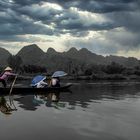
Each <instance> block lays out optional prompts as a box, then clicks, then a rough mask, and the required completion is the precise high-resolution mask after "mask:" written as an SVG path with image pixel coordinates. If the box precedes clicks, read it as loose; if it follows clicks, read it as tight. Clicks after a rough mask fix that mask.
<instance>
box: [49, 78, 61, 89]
mask: <svg viewBox="0 0 140 140" xmlns="http://www.w3.org/2000/svg"><path fill="white" fill-rule="evenodd" d="M50 86H52V87H60V78H59V77H52V79H51V81H50Z"/></svg>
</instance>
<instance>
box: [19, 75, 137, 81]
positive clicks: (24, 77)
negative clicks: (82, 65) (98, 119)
mask: <svg viewBox="0 0 140 140" xmlns="http://www.w3.org/2000/svg"><path fill="white" fill-rule="evenodd" d="M36 75H39V74H26V75H19V76H18V80H31V79H32V78H33V77H34V76H36ZM42 75H45V74H42ZM46 77H47V79H48V80H49V79H51V76H50V75H46ZM61 79H62V80H92V81H96V80H140V76H138V75H122V74H109V75H106V74H94V75H91V76H85V75H82V76H81V75H78V76H65V77H62V78H61Z"/></svg>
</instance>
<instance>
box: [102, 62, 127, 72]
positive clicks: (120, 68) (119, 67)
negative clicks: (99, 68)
mask: <svg viewBox="0 0 140 140" xmlns="http://www.w3.org/2000/svg"><path fill="white" fill-rule="evenodd" d="M124 70H125V68H124V67H123V66H122V65H120V64H118V63H115V62H112V63H111V64H110V65H107V66H106V67H104V69H103V71H104V72H105V73H107V74H121V73H122V72H123V71H124Z"/></svg>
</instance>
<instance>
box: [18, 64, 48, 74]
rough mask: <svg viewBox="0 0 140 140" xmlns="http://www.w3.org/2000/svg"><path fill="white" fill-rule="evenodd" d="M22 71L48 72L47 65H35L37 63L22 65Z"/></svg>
mask: <svg viewBox="0 0 140 140" xmlns="http://www.w3.org/2000/svg"><path fill="white" fill-rule="evenodd" d="M21 71H22V73H24V72H25V73H46V72H47V69H46V67H41V66H35V65H24V66H22V67H21Z"/></svg>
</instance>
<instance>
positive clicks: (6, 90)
mask: <svg viewBox="0 0 140 140" xmlns="http://www.w3.org/2000/svg"><path fill="white" fill-rule="evenodd" d="M71 86H72V84H71V83H67V84H65V85H62V86H61V87H46V88H32V87H14V88H13V91H12V93H14V94H21V93H22V94H28V93H44V92H53V91H54V92H59V91H60V92H62V91H68V90H69V88H70V87H71ZM9 91H10V88H0V94H9Z"/></svg>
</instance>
